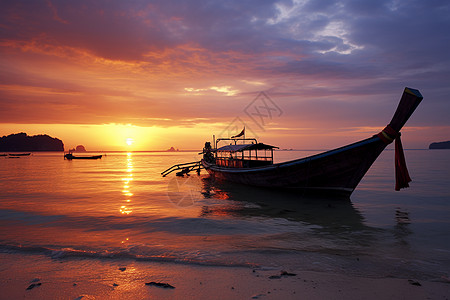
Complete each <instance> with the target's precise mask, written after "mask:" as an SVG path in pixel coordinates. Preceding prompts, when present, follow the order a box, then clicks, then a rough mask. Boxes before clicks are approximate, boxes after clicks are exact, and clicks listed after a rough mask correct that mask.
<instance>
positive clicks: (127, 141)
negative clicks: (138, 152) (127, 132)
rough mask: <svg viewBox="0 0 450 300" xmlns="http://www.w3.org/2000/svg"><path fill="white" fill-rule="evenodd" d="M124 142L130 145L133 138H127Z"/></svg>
mask: <svg viewBox="0 0 450 300" xmlns="http://www.w3.org/2000/svg"><path fill="white" fill-rule="evenodd" d="M126 143H127V145H128V146H131V145H133V143H134V140H133V139H132V138H127V140H126Z"/></svg>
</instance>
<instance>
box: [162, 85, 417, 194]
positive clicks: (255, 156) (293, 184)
mask: <svg viewBox="0 0 450 300" xmlns="http://www.w3.org/2000/svg"><path fill="white" fill-rule="evenodd" d="M422 99H423V97H422V95H421V94H420V92H419V91H418V90H415V89H411V88H405V90H404V92H403V95H402V97H401V100H400V103H399V105H398V107H397V110H396V111H395V113H394V116H393V117H392V120H391V122H390V123H389V125H387V126H386V127H385V128H384V129H383V130H382V131H381V132H379V133H378V134H376V135H374V136H372V137H369V138H367V139H364V140H362V141H359V142H356V143H353V144H350V145H347V146H343V147H340V148H337V149H334V150H330V151H326V152H323V153H320V154H316V155H313V156H309V157H305V158H300V159H295V160H291V161H286V162H281V163H273V150H274V149H275V148H278V147H275V146H271V145H267V144H263V143H258V142H257V140H256V139H246V138H239V136H240V135H241V134H239V135H238V136H235V137H231V138H219V139H217V141H214V148H213V147H211V143H209V142H206V143H205V147H204V148H203V151H202V152H201V153H202V154H203V158H202V159H201V165H202V166H203V167H204V168H205V169H206V170H207V171H208V173H209V174H210V175H211V176H213V177H214V178H215V179H216V180H227V181H232V182H237V183H241V184H246V185H252V186H260V187H271V188H282V189H292V190H303V191H314V192H316V191H326V192H331V193H336V194H340V195H345V196H350V195H351V194H352V192H353V191H354V190H355V188H356V187H357V185H358V184H359V182H360V181H361V179H362V178H363V177H364V175H365V174H366V172H367V171H368V170H369V168H370V167H371V166H372V164H373V163H374V162H375V160H376V159H377V157H378V156H379V155H380V154H381V152H382V151H383V150H384V149H385V148H386V146H387V145H388V144H390V143H392V142H393V141H394V140H395V156H396V157H395V166H396V187H395V189H396V190H399V189H401V188H404V187H408V186H409V185H408V183H409V182H410V181H411V179H410V177H409V174H408V170H407V168H406V163H405V158H404V154H403V148H402V145H401V141H400V130H401V129H402V127H403V126H404V125H405V123H406V121H407V120H408V119H409V117H410V116H411V115H412V113H413V112H414V110H415V109H416V108H417V106H418V105H419V103H420V102H421V101H422ZM221 141H231V144H229V145H226V146H222V147H218V143H219V142H221ZM238 142H242V144H239V143H238ZM261 151H264V152H263V153H261ZM268 152H269V154H267V153H268ZM191 164H194V163H191ZM172 168H173V167H172ZM168 170H169V169H168ZM165 172H166V173H164V172H163V175H167V170H166V171H165Z"/></svg>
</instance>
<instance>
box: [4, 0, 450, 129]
mask: <svg viewBox="0 0 450 300" xmlns="http://www.w3.org/2000/svg"><path fill="white" fill-rule="evenodd" d="M449 16H450V4H448V3H447V1H438V0H434V1H418V0H412V1H406V0H380V1H365V2H364V1H357V0H344V1H331V0H293V1H275V0H273V1H269V0H267V1H261V0H252V1H245V2H242V1H237V0H232V1H222V2H220V1H167V0H165V1H151V2H149V1H143V0H142V1H141V0H133V1H119V0H113V1H102V0H100V1H95V2H92V1H62V0H46V1H2V2H1V3H0V69H1V70H0V80H1V82H2V86H1V87H0V96H1V98H0V108H1V110H0V119H1V120H2V122H6V121H8V122H22V123H28V122H31V120H32V122H39V120H41V122H44V120H45V122H50V123H57V122H61V120H62V119H65V120H66V121H70V122H80V123H96V124H97V123H109V122H117V123H129V122H131V121H130V120H141V122H143V123H145V124H160V125H161V126H167V124H169V123H170V122H171V121H174V122H177V121H179V122H182V123H183V124H189V122H190V121H192V120H195V122H198V120H204V121H205V120H214V119H217V120H218V121H219V122H226V120H229V119H232V118H234V117H235V116H236V115H238V114H239V112H240V110H242V108H241V107H245V105H243V104H242V103H247V102H248V101H251V100H252V99H253V98H254V97H255V95H257V93H258V92H259V91H260V90H261V89H264V90H266V91H267V92H268V93H269V94H270V95H272V96H273V97H275V98H276V99H277V101H278V102H277V103H279V105H280V106H283V105H285V106H286V107H291V106H290V105H291V101H293V99H296V101H299V102H300V104H301V103H308V105H309V107H310V108H309V109H307V110H308V111H310V115H309V116H308V117H311V119H314V118H316V119H320V117H321V112H320V111H321V109H320V107H324V106H326V107H331V106H333V105H335V106H336V107H345V109H342V111H339V112H340V113H342V114H344V115H346V116H347V117H349V118H350V117H351V116H356V117H354V118H358V111H357V110H358V109H359V110H361V109H364V107H367V105H369V106H370V104H368V103H372V101H375V103H376V104H375V107H373V111H377V112H378V111H380V107H381V106H382V104H383V103H384V101H388V100H378V99H393V98H394V99H397V97H398V95H399V94H400V93H401V90H402V89H403V87H404V86H412V87H416V88H420V89H421V90H422V92H423V93H424V95H425V96H426V97H427V98H430V99H432V101H430V103H429V104H428V105H429V107H430V108H429V109H428V111H427V114H429V115H431V114H433V113H434V114H436V115H439V116H440V115H442V117H439V118H434V119H433V121H426V119H427V116H425V115H423V116H420V115H419V117H418V119H417V120H421V122H423V123H426V122H431V123H432V122H439V124H440V125H445V124H448V123H447V122H448V121H445V120H444V117H443V115H444V113H442V112H448V111H450V104H449V103H448V101H447V100H446V99H447V95H448V94H449V93H450V87H449V86H448V80H449V75H450V74H449V71H448V70H450V57H449V56H448V53H449V52H450V37H449V35H448V34H446V32H445V31H444V28H449V27H450V17H449ZM194 95H195V96H194ZM389 101H390V100H389ZM356 102H357V103H360V104H359V105H348V106H346V105H347V104H348V103H356ZM341 105H342V106H341ZM303 109H305V107H303V106H302V105H297V106H295V105H292V107H291V109H289V113H292V114H294V115H301V114H302V112H303ZM284 110H285V111H287V110H286V109H284ZM346 111H348V113H345V112H346ZM36 112H38V114H37V113H36ZM63 114H64V115H63ZM199 118H200V119H199ZM287 118H288V117H286V119H287ZM329 118H331V116H329ZM366 118H367V117H366ZM377 118H378V117H377V116H374V123H375V122H376V120H377ZM294 119H295V118H293V119H292V120H294ZM168 120H170V121H168ZM205 122H207V121H205ZM290 122H294V121H290ZM360 122H364V119H362V120H360ZM380 122H381V121H380ZM382 122H384V121H382ZM428 125H430V124H427V126H428ZM282 126H283V127H288V124H283V125H282ZM280 127H281V126H280Z"/></svg>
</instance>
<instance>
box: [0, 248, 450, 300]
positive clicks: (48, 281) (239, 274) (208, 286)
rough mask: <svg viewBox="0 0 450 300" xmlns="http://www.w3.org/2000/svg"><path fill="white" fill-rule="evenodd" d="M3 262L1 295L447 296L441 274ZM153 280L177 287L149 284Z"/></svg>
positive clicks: (20, 258) (5, 258)
mask: <svg viewBox="0 0 450 300" xmlns="http://www.w3.org/2000/svg"><path fill="white" fill-rule="evenodd" d="M0 262H1V267H0V291H1V294H0V299H168V298H169V299H448V298H449V295H450V283H449V282H446V279H445V278H444V279H443V278H436V279H435V280H432V281H423V280H415V279H414V278H405V279H398V278H363V277H350V276H343V275H339V274H331V273H322V272H310V271H302V270H277V269H265V270H262V269H257V268H256V269H254V268H245V267H242V268H239V267H215V266H197V265H189V264H183V263H164V262H148V261H133V260H123V259H116V258H111V259H109V258H105V259H89V258H60V259H52V258H50V257H48V256H45V255H36V254H17V253H12V254H8V253H0ZM283 271H286V272H287V274H286V273H284V275H282V272H283ZM294 274H295V275H294ZM150 282H155V283H168V284H169V285H170V286H173V287H174V288H170V287H163V286H157V285H146V283H150ZM27 288H28V289H27Z"/></svg>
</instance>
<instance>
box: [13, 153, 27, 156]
mask: <svg viewBox="0 0 450 300" xmlns="http://www.w3.org/2000/svg"><path fill="white" fill-rule="evenodd" d="M30 154H31V153H8V155H9V156H30Z"/></svg>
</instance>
